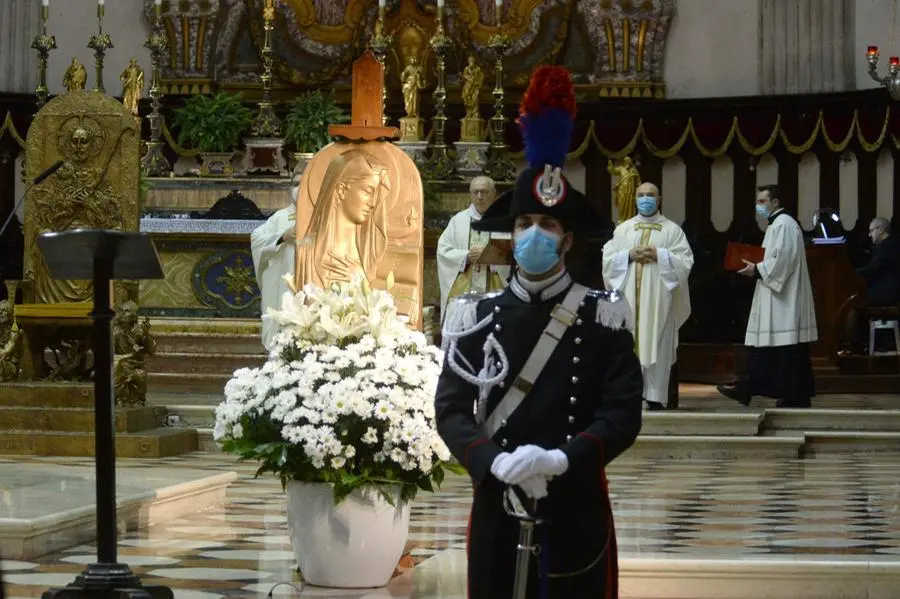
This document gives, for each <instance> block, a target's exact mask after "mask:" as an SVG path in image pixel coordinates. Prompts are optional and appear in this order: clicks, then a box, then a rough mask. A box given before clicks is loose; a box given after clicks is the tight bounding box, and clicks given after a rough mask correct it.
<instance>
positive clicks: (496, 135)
mask: <svg viewBox="0 0 900 599" xmlns="http://www.w3.org/2000/svg"><path fill="white" fill-rule="evenodd" d="M510 47H512V40H511V39H509V37H508V36H506V35H504V34H502V33H495V34H494V35H492V36H491V37H490V39H489V40H488V50H489V51H490V53H491V55H492V56H493V57H494V72H495V74H496V78H497V81H496V84H495V85H494V92H493V95H494V116H493V117H491V133H492V139H491V146H490V148H488V158H487V164H485V167H484V170H485V174H487V176H489V177H490V178H491V179H493V180H494V181H510V180H512V179H513V177H514V175H515V171H516V167H515V165H514V164H513V163H512V161H511V160H510V159H509V153H508V151H507V147H506V142H505V141H504V134H505V129H506V117H504V116H503V95H504V93H503V58H504V57H505V56H506V53H507V52H508V51H509V49H510Z"/></svg>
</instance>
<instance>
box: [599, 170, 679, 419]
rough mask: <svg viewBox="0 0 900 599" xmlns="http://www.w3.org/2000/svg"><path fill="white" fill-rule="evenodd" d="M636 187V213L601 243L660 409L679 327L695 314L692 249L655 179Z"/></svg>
mask: <svg viewBox="0 0 900 599" xmlns="http://www.w3.org/2000/svg"><path fill="white" fill-rule="evenodd" d="M636 193H637V197H636V198H635V203H636V206H637V211H638V214H637V215H636V216H634V217H632V218H630V219H628V220H626V221H625V222H623V223H622V224H620V225H619V226H618V227H616V230H615V232H614V233H613V238H612V239H611V240H610V241H609V242H607V244H606V245H605V246H604V247H603V282H604V284H605V285H606V288H607V289H616V290H619V291H622V292H623V293H624V294H625V297H626V298H627V299H628V303H629V305H630V306H631V309H632V311H633V313H634V323H635V331H634V340H635V345H636V347H635V351H636V352H637V354H638V357H639V358H640V361H641V367H642V369H643V372H644V400H645V401H646V402H647V408H648V409H650V410H661V409H664V408H665V406H666V404H667V402H668V391H669V375H670V373H671V370H672V366H673V365H674V364H675V360H676V357H677V356H676V354H677V349H678V329H680V328H681V325H683V324H684V323H685V321H687V319H688V316H690V314H691V296H690V292H689V290H688V276H689V275H690V274H691V268H692V267H693V265H694V253H693V251H692V250H691V246H690V245H689V244H688V241H687V237H685V235H684V231H682V230H681V227H679V226H678V225H677V224H675V223H673V222H672V221H670V220H669V219H667V218H666V217H665V216H663V215H662V213H660V211H659V207H660V200H661V198H660V195H659V189H657V187H656V185H654V184H652V183H643V184H641V185H640V186H639V187H638V188H637V192H636Z"/></svg>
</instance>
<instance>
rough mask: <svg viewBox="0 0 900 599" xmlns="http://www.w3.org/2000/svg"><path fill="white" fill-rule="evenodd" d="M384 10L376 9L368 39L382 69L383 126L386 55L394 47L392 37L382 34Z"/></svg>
mask: <svg viewBox="0 0 900 599" xmlns="http://www.w3.org/2000/svg"><path fill="white" fill-rule="evenodd" d="M386 10H387V9H386V8H385V7H384V6H379V7H378V20H377V21H375V28H374V29H373V31H372V37H371V38H370V39H369V49H370V50H371V51H372V54H374V55H375V58H376V59H378V62H380V63H381V66H383V67H384V84H383V85H382V86H381V109H382V113H383V114H384V117H383V121H384V123H383V124H384V125H387V124H388V115H387V111H386V110H385V109H386V108H387V72H388V64H387V53H388V50H390V48H391V46H392V45H394V37H393V36H391V35H385V34H384V17H385V12H386Z"/></svg>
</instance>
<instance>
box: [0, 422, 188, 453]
mask: <svg viewBox="0 0 900 599" xmlns="http://www.w3.org/2000/svg"><path fill="white" fill-rule="evenodd" d="M196 450H197V431H195V430H194V429H188V428H155V429H150V430H146V431H141V432H138V433H120V434H117V435H116V457H122V458H163V457H171V456H177V455H182V454H185V453H189V452H191V451H196ZM0 455H46V456H93V455H94V434H93V433H83V432H61V431H38V430H19V431H0Z"/></svg>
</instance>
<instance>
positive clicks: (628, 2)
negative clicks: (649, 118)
mask: <svg viewBox="0 0 900 599" xmlns="http://www.w3.org/2000/svg"><path fill="white" fill-rule="evenodd" d="M676 2H677V0H622V1H621V2H613V1H612V0H581V1H579V2H578V3H577V10H578V13H579V14H580V16H581V19H582V20H583V23H584V26H585V27H586V29H587V32H588V37H589V39H590V45H591V47H592V48H593V52H594V57H593V72H592V73H591V74H590V80H591V82H592V83H599V84H601V85H602V86H603V90H604V91H605V93H604V92H603V91H601V96H604V95H605V96H625V97H663V96H664V95H665V86H664V83H663V59H664V57H665V50H666V38H667V37H668V34H669V26H670V24H671V22H672V18H673V17H674V16H675V5H676Z"/></svg>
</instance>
